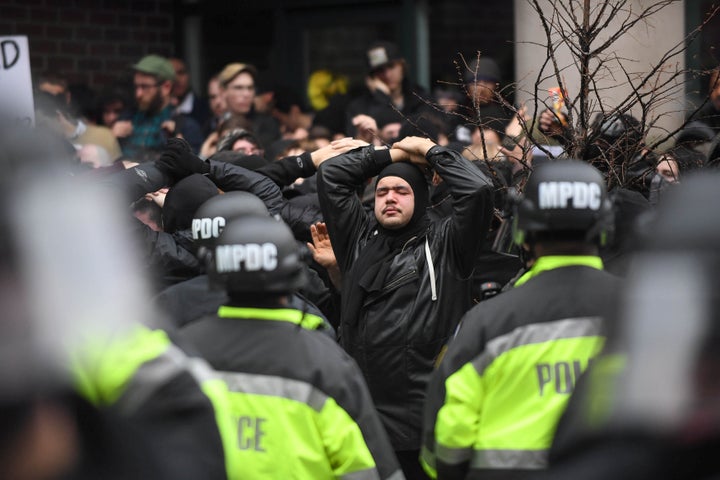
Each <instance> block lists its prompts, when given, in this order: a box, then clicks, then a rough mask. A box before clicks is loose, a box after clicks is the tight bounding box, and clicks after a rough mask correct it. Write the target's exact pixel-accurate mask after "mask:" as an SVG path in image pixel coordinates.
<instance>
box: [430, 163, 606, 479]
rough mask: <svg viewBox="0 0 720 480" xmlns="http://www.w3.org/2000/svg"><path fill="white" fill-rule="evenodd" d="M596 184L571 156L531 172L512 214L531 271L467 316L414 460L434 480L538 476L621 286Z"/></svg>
mask: <svg viewBox="0 0 720 480" xmlns="http://www.w3.org/2000/svg"><path fill="white" fill-rule="evenodd" d="M612 225H613V223H612V204H611V202H610V201H609V199H608V197H607V192H606V189H605V183H604V181H603V177H602V175H601V174H600V172H598V171H597V170H596V169H595V168H593V167H592V166H590V165H588V164H586V163H583V162H579V161H574V160H562V161H554V162H551V163H547V164H543V165H541V166H539V167H537V168H536V169H535V171H534V172H533V173H532V175H531V177H530V179H529V180H528V183H527V184H526V186H525V192H524V196H522V197H521V198H519V199H518V200H517V203H516V204H515V208H514V231H515V233H514V236H515V241H516V243H517V244H519V245H522V247H523V248H524V249H525V251H526V254H527V255H528V256H529V257H530V261H531V263H532V267H531V268H530V269H529V270H528V271H527V272H526V273H525V274H524V275H523V276H522V277H520V278H519V279H518V280H517V281H516V282H515V286H514V288H512V289H511V290H508V291H506V292H504V293H502V294H500V295H498V296H496V297H494V298H491V299H489V300H486V301H484V302H481V303H480V304H478V305H477V306H476V307H474V308H473V309H471V310H470V311H469V312H468V313H466V314H465V316H464V317H463V319H462V320H461V324H460V328H459V329H458V332H457V334H456V336H455V338H454V339H453V340H452V341H451V342H450V344H449V347H448V350H447V352H446V354H445V356H444V358H443V359H442V362H441V363H440V365H439V368H438V370H437V371H436V372H435V373H434V375H433V377H432V379H431V381H430V385H429V388H428V395H427V402H426V405H425V417H424V431H423V435H424V438H423V440H424V443H423V450H422V454H421V461H422V463H423V466H424V467H425V469H426V471H427V472H428V473H430V474H431V475H433V476H435V475H437V478H458V479H460V478H480V477H481V476H482V478H503V479H504V478H521V477H522V474H523V472H528V471H531V470H536V469H541V468H544V467H545V466H546V464H547V455H548V449H549V447H550V444H551V441H552V437H553V432H554V430H555V426H556V424H557V421H558V418H559V417H560V414H561V413H562V411H563V409H564V408H565V405H566V404H567V401H568V398H569V396H570V393H571V392H572V391H573V387H574V384H575V382H576V380H577V378H578V376H579V375H580V374H581V372H582V371H583V370H584V369H586V368H587V366H588V363H589V362H590V361H591V359H592V358H593V357H594V356H595V355H596V354H597V353H598V352H599V350H600V348H601V347H602V345H603V342H604V336H603V333H602V329H601V327H602V321H603V318H604V317H605V310H606V307H607V305H608V302H609V301H610V299H612V298H614V295H615V293H614V292H615V290H616V289H617V288H618V286H619V280H618V279H617V278H616V277H614V276H612V275H610V274H608V273H606V272H604V271H603V270H602V269H603V264H602V260H601V259H600V257H599V256H598V247H599V245H600V244H601V243H603V242H604V241H605V239H606V237H607V235H608V233H609V231H610V230H611V229H612Z"/></svg>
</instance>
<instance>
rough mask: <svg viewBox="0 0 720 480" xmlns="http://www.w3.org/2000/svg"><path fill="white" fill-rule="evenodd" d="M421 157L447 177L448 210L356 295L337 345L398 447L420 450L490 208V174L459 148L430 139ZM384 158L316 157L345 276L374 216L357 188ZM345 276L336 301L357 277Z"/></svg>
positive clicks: (364, 151)
mask: <svg viewBox="0 0 720 480" xmlns="http://www.w3.org/2000/svg"><path fill="white" fill-rule="evenodd" d="M426 158H427V160H428V163H429V164H430V165H431V166H432V167H433V168H434V169H435V171H436V172H438V174H439V175H440V176H441V177H442V178H443V180H444V181H445V182H447V184H448V186H449V187H450V189H451V192H452V197H453V214H452V216H450V217H448V218H445V219H442V220H440V221H437V222H430V223H429V224H428V226H427V230H426V231H425V233H424V234H423V235H421V236H419V237H418V238H415V239H413V240H410V241H409V242H408V244H407V246H406V247H405V248H403V249H402V250H401V251H400V253H398V254H397V255H396V256H395V257H394V258H393V259H392V260H391V261H390V262H389V265H388V268H387V269H383V271H384V272H385V273H384V275H383V276H382V278H377V279H376V280H377V281H376V282H374V283H375V285H374V286H373V287H372V288H371V289H370V291H368V292H367V293H366V294H365V296H364V299H363V303H362V307H361V311H360V312H359V314H358V315H357V316H356V317H355V319H356V320H355V321H352V322H347V321H346V319H345V318H343V319H341V324H340V328H339V331H338V336H339V341H340V344H341V345H342V346H343V348H345V350H346V351H347V352H348V353H349V354H350V355H351V356H352V357H353V358H354V359H355V360H356V361H357V363H358V365H359V366H360V369H361V370H362V372H363V374H364V376H365V379H366V380H367V383H368V386H369V387H370V393H371V395H372V397H373V400H374V402H375V406H376V407H377V409H378V412H379V413H380V417H381V419H382V421H383V424H384V426H385V428H386V430H387V432H388V435H389V437H390V441H391V442H392V444H393V447H394V449H395V450H397V451H401V450H417V449H419V448H420V429H421V424H422V406H423V402H424V399H425V389H426V386H427V382H428V379H429V377H430V373H431V372H432V370H433V366H434V363H435V360H436V358H437V356H438V354H439V353H440V351H441V349H442V347H443V346H444V345H445V343H446V342H447V341H448V339H449V338H450V336H451V335H452V333H453V331H454V330H455V327H456V325H457V322H458V321H459V320H460V317H461V316H462V314H463V313H465V311H466V310H468V309H469V308H470V307H471V305H472V301H471V299H472V295H471V286H472V272H473V265H474V263H475V257H476V256H477V252H478V249H479V248H480V247H481V245H482V242H483V240H484V238H485V235H486V234H487V230H488V228H489V225H490V219H491V215H492V208H493V205H492V195H493V188H492V182H491V181H490V180H489V179H488V178H487V177H486V176H485V175H483V174H482V172H480V170H478V169H477V168H475V167H474V166H473V165H472V164H471V163H470V162H469V161H468V160H466V159H464V158H463V157H461V156H460V154H458V153H457V152H454V151H451V150H448V149H446V148H443V147H433V148H431V149H430V151H429V152H428V153H427V155H426ZM390 163H391V160H390V155H389V153H388V151H387V150H374V148H373V147H364V148H360V149H356V150H352V151H350V152H348V153H345V154H343V155H340V156H337V157H335V158H332V159H330V160H328V161H326V162H324V163H323V164H321V166H320V168H319V171H318V194H319V197H320V206H321V207H322V209H323V215H324V217H325V219H326V222H327V226H328V230H329V233H330V237H331V238H332V242H333V249H334V250H335V256H336V257H337V260H338V265H339V266H340V270H341V271H342V273H343V278H344V279H345V280H347V279H348V278H352V277H353V272H352V269H353V266H354V264H355V262H356V260H357V258H358V253H359V252H360V251H361V250H362V249H363V248H365V246H366V245H367V243H368V241H369V240H370V239H371V238H372V237H373V236H374V235H375V234H376V231H377V221H376V219H375V217H374V215H372V214H370V215H368V214H367V213H366V211H365V209H364V208H363V206H362V204H361V202H360V199H359V197H358V196H357V191H358V189H359V187H361V186H362V185H364V183H365V181H366V179H368V178H370V177H372V176H374V175H376V174H378V173H379V172H380V171H381V170H382V169H383V168H384V167H386V166H387V165H389V164H390ZM350 283H351V282H349V281H344V282H343V302H345V301H346V299H347V298H348V297H350V293H349V292H350V291H351V290H352V289H354V288H359V287H358V286H357V285H352V284H350Z"/></svg>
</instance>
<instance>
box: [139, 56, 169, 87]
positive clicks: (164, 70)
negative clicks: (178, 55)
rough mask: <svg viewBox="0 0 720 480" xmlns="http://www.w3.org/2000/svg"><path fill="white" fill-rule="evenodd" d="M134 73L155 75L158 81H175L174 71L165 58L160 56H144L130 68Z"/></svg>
mask: <svg viewBox="0 0 720 480" xmlns="http://www.w3.org/2000/svg"><path fill="white" fill-rule="evenodd" d="M132 68H133V70H135V71H136V72H141V73H147V74H148V75H155V76H156V77H158V79H159V80H163V81H165V80H170V81H173V80H175V69H174V68H173V66H172V63H170V60H168V59H167V58H165V57H161V56H160V55H146V56H144V57H143V58H142V59H140V61H139V62H138V63H136V64H135V65H133V66H132Z"/></svg>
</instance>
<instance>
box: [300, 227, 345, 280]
mask: <svg viewBox="0 0 720 480" xmlns="http://www.w3.org/2000/svg"><path fill="white" fill-rule="evenodd" d="M310 236H311V237H312V243H309V242H308V244H307V246H308V248H309V249H310V252H311V253H312V256H313V259H314V260H315V261H316V262H317V263H318V264H319V265H320V266H322V267H324V268H325V269H326V270H327V272H328V275H329V276H330V281H332V282H333V285H335V287H336V288H338V289H339V288H340V283H341V277H342V276H341V274H340V268H339V267H338V263H337V258H335V252H334V251H333V248H332V243H331V242H330V234H329V233H328V230H327V226H326V225H325V223H324V222H318V223H316V224H315V225H310Z"/></svg>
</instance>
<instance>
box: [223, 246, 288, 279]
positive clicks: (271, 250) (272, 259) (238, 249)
mask: <svg viewBox="0 0 720 480" xmlns="http://www.w3.org/2000/svg"><path fill="white" fill-rule="evenodd" d="M277 255H278V251H277V245H275V244H274V243H263V244H262V245H259V244H257V243H247V244H244V245H220V246H219V247H217V248H216V249H215V264H216V268H217V271H218V272H219V273H226V272H243V271H245V272H257V271H260V270H264V271H266V272H270V271H272V270H275V269H276V268H277V265H278V261H277Z"/></svg>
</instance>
